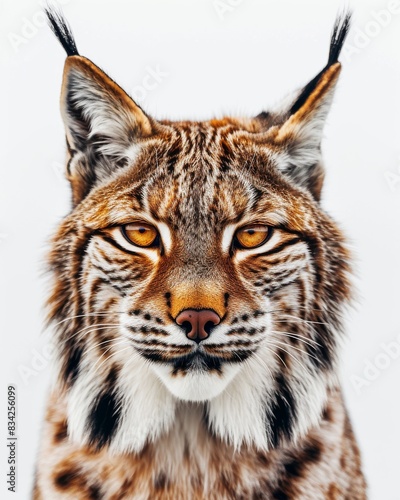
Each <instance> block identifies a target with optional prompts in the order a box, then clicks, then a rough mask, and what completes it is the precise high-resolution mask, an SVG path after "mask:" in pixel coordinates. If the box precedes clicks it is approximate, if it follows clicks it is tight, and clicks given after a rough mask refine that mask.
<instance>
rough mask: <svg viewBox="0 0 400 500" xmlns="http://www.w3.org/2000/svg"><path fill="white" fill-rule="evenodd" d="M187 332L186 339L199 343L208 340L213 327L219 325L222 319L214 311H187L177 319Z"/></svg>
mask: <svg viewBox="0 0 400 500" xmlns="http://www.w3.org/2000/svg"><path fill="white" fill-rule="evenodd" d="M175 321H176V323H177V324H178V325H181V326H182V327H183V328H184V329H185V331H186V337H187V338H188V339H191V340H194V341H195V342H197V343H199V342H201V341H202V340H204V339H206V338H207V337H208V336H209V335H210V333H211V329H212V328H213V326H216V325H218V323H219V322H220V321H221V318H220V317H219V316H218V314H217V313H216V312H215V311H213V310H212V309H200V310H196V309H185V310H184V311H182V312H181V313H180V314H178V316H177V317H176V319H175Z"/></svg>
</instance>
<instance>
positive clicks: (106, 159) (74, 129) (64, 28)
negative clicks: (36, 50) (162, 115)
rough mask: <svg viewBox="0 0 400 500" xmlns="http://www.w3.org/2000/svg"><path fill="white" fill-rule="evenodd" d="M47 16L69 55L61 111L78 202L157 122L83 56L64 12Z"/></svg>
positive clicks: (123, 161) (129, 157) (128, 156)
mask: <svg viewBox="0 0 400 500" xmlns="http://www.w3.org/2000/svg"><path fill="white" fill-rule="evenodd" d="M47 16H48V18H49V21H50V25H51V28H52V30H53V32H54V33H55V34H56V36H57V38H58V39H59V41H60V43H61V44H62V46H63V47H64V49H65V50H66V52H67V55H68V57H67V59H66V61H65V67H64V76H63V83H62V90H61V113H62V117H63V120H64V125H65V130H66V137H67V144H68V150H69V155H70V157H69V161H68V172H67V175H68V177H69V179H70V181H71V183H72V188H73V195H74V201H75V203H77V202H79V201H80V200H81V199H82V198H83V197H84V196H86V194H87V193H88V191H89V190H90V189H91V187H92V186H93V185H94V183H95V182H96V180H98V179H102V178H104V177H106V176H107V175H110V174H111V173H112V172H113V171H115V170H116V169H117V168H118V167H120V166H123V165H126V163H127V162H128V161H129V160H132V159H133V157H132V154H133V152H134V151H135V148H134V146H135V144H136V143H137V141H138V140H139V139H140V138H142V137H146V136H149V135H151V133H152V123H153V122H152V120H151V119H150V118H149V117H148V116H147V115H146V114H145V113H144V112H143V110H142V109H141V108H140V107H139V106H138V105H137V104H136V103H135V102H134V101H133V100H132V99H131V98H130V97H129V96H128V95H127V94H126V93H125V92H124V90H123V89H122V88H121V87H119V86H118V85H117V84H116V83H115V82H114V81H113V80H112V79H111V78H110V77H109V76H107V75H106V74H105V73H104V72H103V71H102V70H101V69H100V68H98V67H97V66H96V65H95V64H93V63H92V62H91V61H90V60H89V59H87V58H86V57H82V56H80V55H79V53H78V51H77V49H76V45H75V41H74V38H73V36H72V33H71V30H70V28H69V26H68V25H67V23H66V21H65V20H64V19H63V18H62V17H61V15H60V14H58V13H57V12H55V11H54V10H49V9H48V10H47Z"/></svg>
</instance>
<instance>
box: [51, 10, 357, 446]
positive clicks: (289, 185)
mask: <svg viewBox="0 0 400 500" xmlns="http://www.w3.org/2000/svg"><path fill="white" fill-rule="evenodd" d="M48 16H49V20H50V23H51V25H52V28H53V31H54V32H55V34H56V35H57V37H58V38H59V40H60V42H61V43H62V45H63V46H64V48H65V49H66V51H67V54H68V57H67V59H66V63H65V70H64V77H63V83H62V93H61V111H62V116H63V119H64V123H65V129H66V138H67V146H68V161H67V177H68V179H69V181H70V183H71V189H72V205H73V207H72V210H71V212H70V214H69V215H68V216H67V217H66V218H65V219H64V220H63V222H62V223H61V225H60V227H59V229H58V232H57V234H56V236H55V237H54V240H53V246H52V251H51V255H50V266H51V270H52V272H53V276H54V288H53V292H52V294H51V296H50V298H49V309H50V319H51V320H52V321H54V322H57V326H56V335H57V345H58V354H57V358H58V370H59V376H58V384H61V386H62V388H63V389H62V390H63V391H65V394H66V397H67V400H68V428H69V432H70V435H71V437H72V438H73V439H77V440H79V441H81V442H83V443H88V444H90V445H93V446H96V447H98V448H100V447H103V446H110V447H111V449H113V450H114V451H119V452H120V451H138V450H140V449H141V448H142V447H143V446H144V445H145V444H146V443H147V442H149V441H152V440H154V439H156V438H157V437H158V436H161V435H162V434H163V433H165V432H167V431H168V429H170V428H171V426H172V425H173V424H174V419H175V416H176V412H178V411H181V409H182V407H186V409H187V407H190V406H196V407H199V406H200V407H201V409H202V410H203V412H204V413H203V414H204V424H203V425H204V426H206V428H207V429H208V430H209V432H210V433H212V434H214V436H216V437H217V438H219V439H223V440H225V441H227V442H229V443H231V444H232V445H233V446H235V447H239V446H241V445H242V444H248V445H255V446H257V447H259V448H264V449H267V448H271V447H274V446H277V445H279V444H281V443H284V442H287V441H290V440H294V439H296V438H297V437H298V436H301V435H303V434H304V433H305V432H306V431H307V430H308V429H309V428H310V426H312V425H314V424H316V423H317V422H318V419H319V418H320V416H321V412H322V411H323V409H324V404H325V402H326V396H327V391H328V390H329V388H330V387H331V386H332V385H334V384H335V383H336V378H335V366H336V361H337V349H338V347H337V345H338V340H339V339H340V332H341V310H342V307H343V305H344V304H345V303H346V302H347V300H348V299H349V295H350V293H349V283H348V278H347V274H348V270H349V268H348V254H347V250H346V248H345V246H344V242H343V237H342V235H341V233H340V231H339V230H338V228H337V227H336V225H335V223H334V222H333V221H332V219H331V218H330V217H329V216H328V215H327V214H326V213H325V212H324V211H323V209H322V208H321V206H320V195H321V188H322V183H323V176H324V173H323V167H322V162H321V148H320V146H321V136H322V131H323V127H324V122H325V119H326V116H327V113H328V110H329V108H330V105H331V102H332V97H333V93H334V89H335V85H336V82H337V79H338V76H339V73H340V68H341V66H340V63H339V62H338V56H339V53H340V50H341V47H342V45H343V42H344V39H345V37H346V34H347V31H348V28H349V21H350V16H349V14H346V15H344V16H341V17H339V18H338V20H337V21H336V24H335V26H334V29H333V34H332V40H331V46H330V52H329V59H328V62H327V64H326V66H325V67H324V68H323V69H322V71H321V72H320V73H318V75H317V76H316V77H315V78H313V79H312V80H311V81H310V82H309V83H308V84H307V85H306V86H305V87H304V88H302V89H300V90H299V91H296V92H294V93H293V94H292V95H291V96H290V97H289V98H287V99H286V100H285V102H284V103H283V104H282V105H281V106H280V107H279V108H277V109H275V110H271V111H269V112H262V113H260V114H259V115H258V116H256V117H255V118H223V119H212V120H210V121H204V122H196V121H181V122H172V121H158V120H155V119H154V118H152V117H150V116H148V115H147V114H146V113H145V112H144V111H143V110H142V109H141V108H140V107H139V105H138V104H137V103H135V102H134V101H133V100H132V99H131V98H130V97H129V96H128V95H127V94H126V93H125V92H124V91H123V90H122V89H121V88H120V87H119V86H118V85H117V84H116V83H115V82H114V81H113V80H111V79H110V78H109V77H108V76H107V75H106V74H105V73H104V72H103V71H102V70H100V69H99V68H98V67H97V66H96V65H95V64H93V63H92V62H91V61H90V60H89V59H87V58H85V57H82V56H80V55H79V54H78V51H77V49H76V46H75V42H74V39H73V37H72V34H71V31H70V29H69V27H68V26H67V24H66V22H65V21H64V20H63V19H62V17H61V16H60V15H59V14H57V13H55V12H54V11H49V12H48Z"/></svg>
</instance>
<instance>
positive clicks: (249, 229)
mask: <svg viewBox="0 0 400 500" xmlns="http://www.w3.org/2000/svg"><path fill="white" fill-rule="evenodd" d="M271 233H272V229H271V228H270V227H269V226H262V225H259V226H256V225H255V226H244V227H242V228H240V229H238V231H237V232H236V240H237V241H238V243H239V245H240V246H241V247H242V248H256V247H259V246H260V245H262V244H263V243H265V242H266V241H267V240H268V238H269V237H270V236H271Z"/></svg>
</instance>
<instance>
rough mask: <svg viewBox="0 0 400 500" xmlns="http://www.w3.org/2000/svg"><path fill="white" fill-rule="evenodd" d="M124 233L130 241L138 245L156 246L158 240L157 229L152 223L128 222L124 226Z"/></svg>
mask: <svg viewBox="0 0 400 500" xmlns="http://www.w3.org/2000/svg"><path fill="white" fill-rule="evenodd" d="M121 229H122V234H123V235H124V236H125V238H126V239H127V240H128V241H129V243H133V244H134V245H136V246H138V247H150V246H154V244H155V243H156V241H157V237H158V232H157V229H156V228H155V227H153V226H150V224H140V223H138V222H133V223H131V224H126V225H125V226H123V227H122V228H121Z"/></svg>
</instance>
